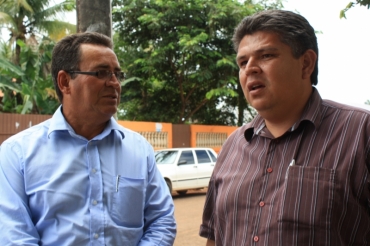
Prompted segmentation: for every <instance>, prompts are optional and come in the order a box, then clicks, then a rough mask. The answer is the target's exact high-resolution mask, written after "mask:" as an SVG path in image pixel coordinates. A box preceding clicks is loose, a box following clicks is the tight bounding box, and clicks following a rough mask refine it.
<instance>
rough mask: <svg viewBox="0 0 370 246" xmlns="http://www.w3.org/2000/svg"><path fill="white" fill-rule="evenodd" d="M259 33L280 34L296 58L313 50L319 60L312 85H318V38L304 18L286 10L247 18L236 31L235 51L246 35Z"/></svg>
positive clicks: (267, 11) (312, 75) (272, 11)
mask: <svg viewBox="0 0 370 246" xmlns="http://www.w3.org/2000/svg"><path fill="white" fill-rule="evenodd" d="M258 31H266V32H273V33H276V34H278V35H279V37H280V40H281V42H283V43H285V44H286V45H288V46H289V47H290V48H291V49H292V52H293V57H295V58H299V57H300V56H301V55H303V54H304V53H305V52H306V51H307V50H308V49H312V50H313V51H314V52H315V53H316V55H317V60H316V64H315V68H314V71H313V72H312V74H311V84H312V85H317V82H318V79H317V76H318V71H319V69H318V58H319V49H318V47H317V38H316V35H315V30H314V29H313V28H312V26H311V25H310V23H309V22H308V21H307V20H306V19H305V18H304V17H303V16H301V15H299V14H296V13H293V12H291V11H286V10H266V11H261V12H258V13H256V14H254V15H252V16H247V17H245V18H244V19H243V20H242V21H241V22H240V23H239V25H238V26H237V27H236V28H235V31H234V36H233V38H232V41H233V44H234V49H235V51H236V52H238V48H239V44H240V42H241V40H242V39H243V38H244V36H245V35H251V34H253V33H255V32H258Z"/></svg>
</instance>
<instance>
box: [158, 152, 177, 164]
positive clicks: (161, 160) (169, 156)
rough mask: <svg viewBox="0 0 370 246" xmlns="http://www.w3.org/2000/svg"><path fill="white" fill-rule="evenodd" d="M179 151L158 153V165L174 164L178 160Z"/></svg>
mask: <svg viewBox="0 0 370 246" xmlns="http://www.w3.org/2000/svg"><path fill="white" fill-rule="evenodd" d="M178 153H179V151H177V150H176V151H158V152H157V153H156V154H155V161H156V162H157V164H172V163H174V162H175V160H176V156H177V155H178Z"/></svg>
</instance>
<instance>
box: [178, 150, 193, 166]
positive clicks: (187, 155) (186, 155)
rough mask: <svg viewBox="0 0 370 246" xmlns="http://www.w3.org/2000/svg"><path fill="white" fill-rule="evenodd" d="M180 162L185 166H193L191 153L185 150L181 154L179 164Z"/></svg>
mask: <svg viewBox="0 0 370 246" xmlns="http://www.w3.org/2000/svg"><path fill="white" fill-rule="evenodd" d="M182 161H186V164H194V163H195V161H194V156H193V151H191V150H185V151H183V152H182V153H181V155H180V159H179V163H181V162H182Z"/></svg>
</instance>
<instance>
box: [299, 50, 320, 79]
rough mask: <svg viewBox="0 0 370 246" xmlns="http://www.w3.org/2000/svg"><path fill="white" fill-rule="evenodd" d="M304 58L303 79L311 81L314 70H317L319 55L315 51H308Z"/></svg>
mask: <svg viewBox="0 0 370 246" xmlns="http://www.w3.org/2000/svg"><path fill="white" fill-rule="evenodd" d="M302 58H303V66H302V79H310V77H311V74H312V73H313V70H314V69H315V65H316V62H317V55H316V53H315V51H313V50H311V49H308V50H306V52H305V53H304V54H303V55H302Z"/></svg>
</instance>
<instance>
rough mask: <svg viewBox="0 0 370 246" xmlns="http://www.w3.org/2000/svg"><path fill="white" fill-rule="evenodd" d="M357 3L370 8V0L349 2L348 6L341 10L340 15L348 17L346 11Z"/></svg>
mask: <svg viewBox="0 0 370 246" xmlns="http://www.w3.org/2000/svg"><path fill="white" fill-rule="evenodd" d="M356 5H360V6H366V7H367V8H368V9H369V8H370V0H356V2H349V3H348V4H347V6H346V7H345V8H344V9H342V10H341V11H340V14H339V17H340V18H346V12H347V11H348V10H349V9H351V8H353V7H355V6H356Z"/></svg>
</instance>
